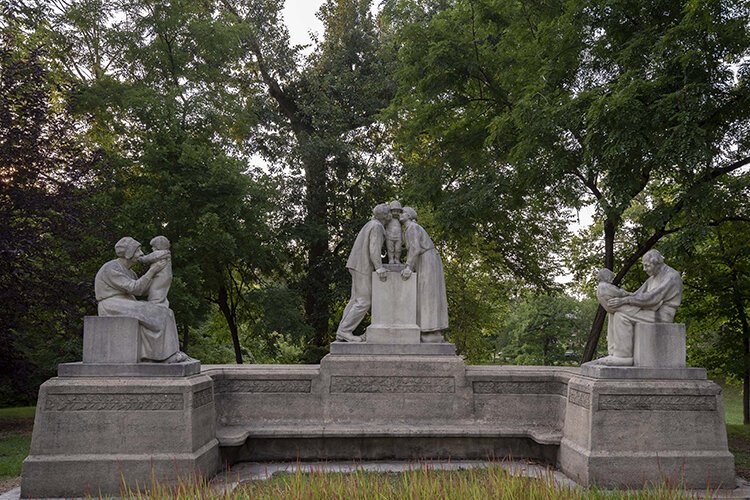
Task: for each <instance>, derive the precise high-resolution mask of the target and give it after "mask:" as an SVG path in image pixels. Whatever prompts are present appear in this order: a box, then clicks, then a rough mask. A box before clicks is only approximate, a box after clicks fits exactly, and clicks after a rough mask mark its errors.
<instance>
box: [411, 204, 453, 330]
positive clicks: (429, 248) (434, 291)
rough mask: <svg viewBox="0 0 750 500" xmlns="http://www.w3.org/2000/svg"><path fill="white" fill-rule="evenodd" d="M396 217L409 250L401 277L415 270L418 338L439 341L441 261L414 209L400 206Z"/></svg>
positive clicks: (443, 306) (443, 305)
mask: <svg viewBox="0 0 750 500" xmlns="http://www.w3.org/2000/svg"><path fill="white" fill-rule="evenodd" d="M400 220H401V222H402V223H403V224H404V240H405V241H406V248H407V250H408V252H409V255H408V258H407V260H406V267H405V268H404V270H403V271H401V277H402V278H403V279H405V280H407V279H409V278H410V277H411V275H412V272H415V273H417V324H418V325H419V330H420V332H421V334H422V342H443V336H442V334H441V333H440V332H442V331H443V330H446V329H447V328H448V297H447V295H446V292H445V276H444V275H443V262H442V261H441V260H440V255H438V253H437V250H435V244H434V243H433V242H432V239H431V238H430V236H429V235H428V234H427V231H425V230H424V228H423V227H422V226H420V225H419V224H417V212H416V210H414V209H413V208H411V207H404V208H403V212H402V213H401V217H400Z"/></svg>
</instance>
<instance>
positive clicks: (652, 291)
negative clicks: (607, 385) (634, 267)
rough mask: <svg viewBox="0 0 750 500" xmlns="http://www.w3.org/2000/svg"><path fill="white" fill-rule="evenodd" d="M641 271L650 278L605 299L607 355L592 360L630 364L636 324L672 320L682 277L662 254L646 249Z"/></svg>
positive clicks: (669, 321)
mask: <svg viewBox="0 0 750 500" xmlns="http://www.w3.org/2000/svg"><path fill="white" fill-rule="evenodd" d="M643 270H644V271H646V273H647V274H648V275H649V278H648V279H647V280H646V281H645V282H644V283H643V285H641V287H640V288H639V289H638V290H637V291H636V292H635V293H633V294H629V295H625V296H621V297H610V298H607V300H606V304H602V305H603V306H604V307H605V309H607V310H608V311H610V312H611V314H610V317H609V327H608V330H607V341H608V342H609V344H610V345H609V353H610V354H609V356H606V357H604V358H601V359H598V360H596V361H594V363H596V364H602V365H609V366H631V365H632V364H633V335H634V332H635V324H636V323H672V322H673V321H674V316H675V312H677V306H679V305H680V302H681V301H682V277H681V276H680V273H679V272H677V271H676V270H674V269H672V268H671V267H669V266H668V265H666V264H665V263H664V256H663V255H662V254H661V253H659V251H657V250H649V251H648V252H646V254H645V255H644V256H643Z"/></svg>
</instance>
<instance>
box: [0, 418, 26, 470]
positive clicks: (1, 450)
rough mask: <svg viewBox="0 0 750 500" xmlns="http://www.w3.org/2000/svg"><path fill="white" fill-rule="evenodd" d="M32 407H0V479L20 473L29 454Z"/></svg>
mask: <svg viewBox="0 0 750 500" xmlns="http://www.w3.org/2000/svg"><path fill="white" fill-rule="evenodd" d="M33 425H34V407H33V406H23V407H18V408H0V481H2V480H4V479H11V478H15V477H18V476H20V475H21V462H23V459H24V458H26V455H28V454H29V447H30V446H31V429H32V427H33Z"/></svg>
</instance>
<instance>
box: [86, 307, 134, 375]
mask: <svg viewBox="0 0 750 500" xmlns="http://www.w3.org/2000/svg"><path fill="white" fill-rule="evenodd" d="M140 345H141V339H140V333H139V330H138V320H137V319H136V318H129V317H127V316H86V317H84V318H83V362H84V363H137V362H138V361H139V359H138V353H139V352H140Z"/></svg>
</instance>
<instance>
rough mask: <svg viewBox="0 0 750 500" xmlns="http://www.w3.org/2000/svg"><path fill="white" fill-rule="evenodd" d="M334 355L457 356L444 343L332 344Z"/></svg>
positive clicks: (451, 346) (449, 345)
mask: <svg viewBox="0 0 750 500" xmlns="http://www.w3.org/2000/svg"><path fill="white" fill-rule="evenodd" d="M331 354H332V355H340V354H343V355H349V356H397V355H400V354H403V355H406V356H455V355H456V346H455V345H453V344H451V343H448V342H443V343H440V344H371V343H369V342H365V343H356V344H355V343H348V342H332V343H331Z"/></svg>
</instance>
